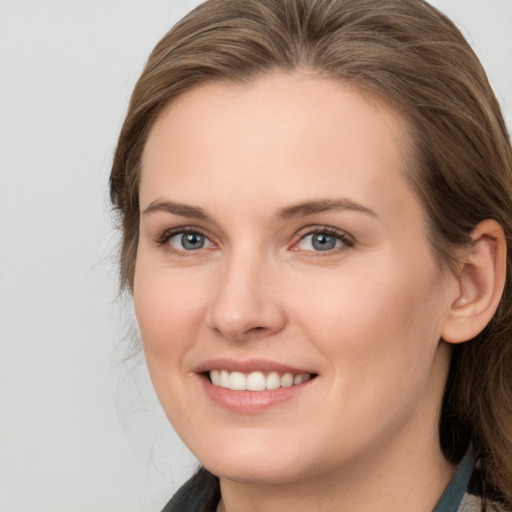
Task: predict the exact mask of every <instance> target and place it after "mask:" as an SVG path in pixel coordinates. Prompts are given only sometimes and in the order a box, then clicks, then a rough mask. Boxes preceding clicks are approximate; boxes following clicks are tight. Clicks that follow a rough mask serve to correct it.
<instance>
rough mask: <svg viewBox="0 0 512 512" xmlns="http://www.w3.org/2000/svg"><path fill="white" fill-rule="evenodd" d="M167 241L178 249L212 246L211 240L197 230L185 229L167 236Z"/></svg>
mask: <svg viewBox="0 0 512 512" xmlns="http://www.w3.org/2000/svg"><path fill="white" fill-rule="evenodd" d="M167 243H168V244H169V245H170V246H171V247H172V248H173V249H176V250H178V251H197V250H199V249H204V248H205V247H212V242H210V240H208V238H207V237H206V236H204V235H203V234H202V233H199V232H198V231H187V232H181V233H176V234H174V235H171V236H169V238H168V239H167Z"/></svg>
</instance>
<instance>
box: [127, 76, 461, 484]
mask: <svg viewBox="0 0 512 512" xmlns="http://www.w3.org/2000/svg"><path fill="white" fill-rule="evenodd" d="M409 152H410V145H409V139H408V134H407V124H406V122H405V121H404V120H403V119H402V117H401V116H400V115H399V114H398V113H396V112H395V111H394V110H392V109H391V108H389V107H388V106H386V105H385V104H384V103H381V102H379V101H377V100H372V99H370V98H368V97H365V96H363V95H362V94H360V93H358V92H357V91H356V90H355V89H354V88H352V87H349V86H347V85H344V84H342V83H339V82H336V81H333V80H328V79H322V78H318V77H314V76H308V75H305V74H299V73H295V74H290V75H285V74H281V73H275V74H272V75H269V76H267V77H263V78H259V79H257V80H255V81H254V82H253V83H251V84H248V85H235V84H231V83H209V84H206V85H202V86H200V87H197V88H195V89H193V90H191V91H189V92H187V93H185V94H183V95H182V96H181V97H179V98H178V99H177V100H176V101H175V102H174V103H173V104H172V105H171V106H170V107H169V108H167V110H165V111H164V112H163V113H162V114H161V115H160V117H159V118H158V120H157V121H156V123H155V125H154V126H153V128H152V131H151V133H150V136H149V139H148V141H147V145H146V147H145V151H144V155H143V162H142V163H143V165H142V177H141V184H140V205H141V218H140V238H139V246H138V253H137V263H136V270H135V285H134V301H135V308H136V315H137V319H138V322H139V326H140V331H141V335H142V340H143V345H144V351H145V356H146V360H147V364H148V367H149V371H150V374H151V377H152V380H153V384H154V386H155V389H156V392H157V394H158V396H159V399H160V401H161V403H162V406H163V408H164V410H165V412H166V413H167V415H168V417H169V419H170V420H171V422H172V424H173V425H174V427H175V429H176V430H177V432H178V434H179V435H180V436H181V437H182V439H183V440H184V441H185V443H186V444H187V445H188V446H189V447H190V449H191V450H192V451H193V452H194V453H195V455H196V456H197V457H198V459H199V460H200V461H201V462H202V463H203V464H204V465H205V466H206V467H207V468H208V469H210V470H211V471H212V472H214V473H216V474H218V475H220V476H223V477H226V478H232V479H238V480H243V481H248V482H253V481H257V482H265V481H268V482H280V481H281V482H290V481H300V480H301V479H304V478H307V479H311V478H314V477H315V476H319V475H325V474H327V473H332V472H333V471H355V470H356V469H355V468H357V467H360V468H361V467H364V464H366V463H367V462H368V461H370V460H375V458H376V457H377V456H385V455H386V454H388V455H389V456H392V455H390V454H393V453H398V454H400V456H402V457H403V456H404V454H410V453H413V452H414V453H417V452H418V450H420V449H421V447H424V446H427V445H429V446H430V445H433V444H434V445H436V444H437V421H438V410H439V407H440V403H441V397H442V392H443V387H444V382H445V378H446V373H447V368H448V364H449V351H448V349H447V347H446V345H445V344H444V342H443V343H440V342H439V340H440V338H441V336H442V331H443V324H444V322H445V319H446V315H447V311H448V310H449V309H450V306H451V304H452V302H453V301H454V300H455V298H456V296H457V290H456V283H455V281H454V279H452V278H451V277H448V278H446V277H444V278H442V277H441V275H440V271H439V269H438V267H437V266H436V263H435V260H434V257H433V255H432V251H431V248H430V246H429V243H428V240H427V227H426V219H425V214H424V211H423V208H422V206H421V205H420V204H419V202H418V199H417V198H416V196H415V194H414V193H413V191H412V190H411V188H410V187H409V185H408V184H407V182H406V180H405V179H404V178H403V175H404V173H406V172H407V171H408V165H411V161H412V158H410V155H409ZM212 379H213V381H214V382H212ZM301 381H304V382H301ZM293 382H295V384H293ZM226 386H227V387H226ZM246 387H249V389H250V390H247V389H245V388H246ZM388 452H389V453H388Z"/></svg>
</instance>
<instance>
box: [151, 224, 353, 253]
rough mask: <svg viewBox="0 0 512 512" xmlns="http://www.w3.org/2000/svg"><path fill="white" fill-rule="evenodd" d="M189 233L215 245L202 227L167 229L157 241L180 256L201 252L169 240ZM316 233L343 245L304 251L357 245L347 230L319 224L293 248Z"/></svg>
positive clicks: (304, 232) (304, 233)
mask: <svg viewBox="0 0 512 512" xmlns="http://www.w3.org/2000/svg"><path fill="white" fill-rule="evenodd" d="M187 234H193V235H201V236H202V237H204V238H205V239H206V240H208V242H209V243H210V244H213V245H215V243H214V242H212V240H211V239H210V237H209V236H208V235H207V234H205V233H204V232H203V231H202V230H201V229H199V228H195V227H185V228H183V227H180V228H174V229H169V230H167V231H164V232H163V233H161V234H159V235H158V236H157V237H156V239H155V242H156V244H157V245H158V246H165V245H167V250H168V251H170V252H172V253H174V254H177V255H179V256H191V255H193V254H194V253H197V252H199V249H197V250H188V251H187V250H180V249H176V248H175V247H172V246H171V245H170V244H169V240H170V239H171V238H172V237H174V236H177V235H182V236H183V235H187ZM314 235H326V236H328V237H332V238H334V239H335V240H336V241H340V242H341V243H342V245H341V247H335V248H332V249H327V250H325V251H320V250H316V251H315V250H304V251H302V252H304V253H312V255H313V254H314V255H315V256H328V255H333V254H338V253H340V252H343V251H345V250H347V249H349V248H350V247H353V246H354V245H355V241H354V239H353V238H352V237H351V236H350V235H349V234H348V233H346V232H345V231H341V230H339V229H335V228H332V227H330V226H317V227H311V226H310V227H307V228H304V229H303V230H301V232H299V233H298V236H299V240H298V241H296V242H294V243H293V245H292V246H291V250H294V251H299V250H300V249H297V248H296V246H297V245H298V244H300V242H301V241H303V240H305V239H306V238H307V237H308V236H314ZM200 249H202V247H201V248H200Z"/></svg>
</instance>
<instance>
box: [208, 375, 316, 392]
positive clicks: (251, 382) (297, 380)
mask: <svg viewBox="0 0 512 512" xmlns="http://www.w3.org/2000/svg"><path fill="white" fill-rule="evenodd" d="M310 378H311V374H309V373H299V374H297V375H293V374H291V373H284V374H282V375H280V374H279V373H277V372H270V373H268V374H267V375H265V374H264V373H263V372H251V373H248V374H245V373H242V372H228V371H227V370H211V371H210V379H211V381H212V384H213V385H214V386H221V387H223V388H228V389H232V390H233V391H245V390H247V391H264V390H265V389H277V388H289V387H290V386H296V385H298V384H302V383H303V382H306V381H308V380H309V379H310Z"/></svg>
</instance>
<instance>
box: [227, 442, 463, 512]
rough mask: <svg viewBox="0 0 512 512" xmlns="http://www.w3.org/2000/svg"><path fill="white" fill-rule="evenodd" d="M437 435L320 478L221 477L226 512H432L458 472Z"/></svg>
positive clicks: (373, 453) (375, 453)
mask: <svg viewBox="0 0 512 512" xmlns="http://www.w3.org/2000/svg"><path fill="white" fill-rule="evenodd" d="M454 469H455V468H454V467H453V466H451V465H450V464H449V463H448V462H447V461H446V459H445V458H444V457H443V455H442V453H441V449H440V447H439V442H438V441H437V439H435V440H433V441H432V442H431V443H428V444H426V443H421V442H419V443H417V444H416V445H414V446H401V447H400V446H396V445H388V446H386V447H385V448H384V449H380V450H375V449H373V450H372V451H371V453H369V454H368V456H366V457H360V458H358V462H357V464H353V463H351V464H347V465H346V467H345V468H337V469H336V470H335V471H326V472H325V473H324V474H321V475H318V474H317V475H316V477H315V478H304V479H303V480H301V481H294V482H281V483H269V484H267V483H259V484H254V483H244V482H237V481H233V480H228V479H225V478H221V480H220V485H221V493H222V498H223V500H222V501H223V504H222V507H224V509H222V508H221V510H223V511H224V510H225V512H278V511H279V512H281V511H283V510H285V511H291V510H293V511H294V512H302V511H304V512H306V511H307V512H345V511H347V512H348V511H350V512H367V511H373V510H379V511H380V512H402V511H403V512H406V511H407V512H431V511H432V509H433V508H434V506H435V504H436V502H437V501H438V499H439V497H440V496H441V494H442V493H443V490H444V489H445V487H446V485H447V484H448V482H449V480H450V478H451V476H452V475H453V472H454Z"/></svg>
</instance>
